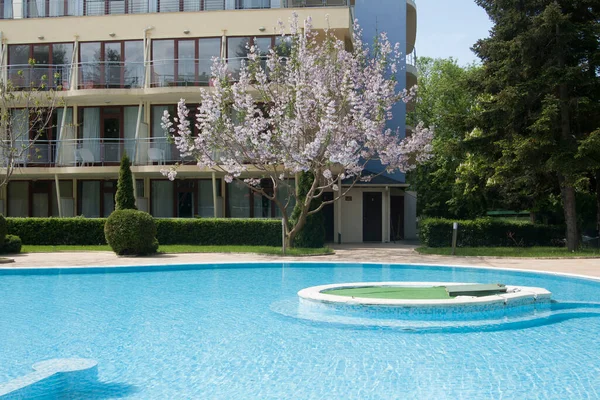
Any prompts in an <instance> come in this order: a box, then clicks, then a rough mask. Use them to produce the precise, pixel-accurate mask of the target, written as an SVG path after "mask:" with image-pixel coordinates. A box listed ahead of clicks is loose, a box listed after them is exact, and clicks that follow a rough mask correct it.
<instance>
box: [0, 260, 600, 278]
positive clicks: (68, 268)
mask: <svg viewBox="0 0 600 400" xmlns="http://www.w3.org/2000/svg"><path fill="white" fill-rule="evenodd" d="M240 264H279V265H283V266H285V265H287V264H350V265H382V266H386V265H387V266H411V267H439V268H465V269H484V270H491V271H493V270H500V271H507V272H510V271H515V272H525V273H531V274H543V275H551V276H562V277H570V278H580V279H586V280H591V281H595V282H600V277H596V276H591V275H584V274H573V273H569V272H557V271H545V270H535V269H524V268H506V267H489V266H481V265H458V264H431V263H397V262H394V263H385V262H374V261H346V260H335V261H298V260H290V261H285V260H278V261H269V260H250V261H218V262H215V261H205V262H193V263H174V264H168V263H154V264H150V263H144V264H139V265H123V264H121V265H85V266H82V265H65V266H48V267H44V266H37V267H20V266H10V267H9V266H4V265H2V264H0V276H1V275H3V274H2V272H4V271H57V270H58V271H60V270H65V271H75V270H81V271H82V273H83V271H85V270H91V271H94V270H102V269H105V270H110V269H113V268H114V269H120V270H127V269H131V270H137V271H136V272H146V271H152V270H157V268H156V267H161V271H168V270H173V271H177V270H178V268H182V267H183V268H185V269H187V270H190V269H193V268H191V267H193V266H196V265H200V266H206V265H213V266H218V265H240ZM48 275H50V273H49V274H48Z"/></svg>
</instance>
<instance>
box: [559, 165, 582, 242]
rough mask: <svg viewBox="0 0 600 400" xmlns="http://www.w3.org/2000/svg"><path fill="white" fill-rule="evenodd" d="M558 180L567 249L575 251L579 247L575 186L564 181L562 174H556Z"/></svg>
mask: <svg viewBox="0 0 600 400" xmlns="http://www.w3.org/2000/svg"><path fill="white" fill-rule="evenodd" d="M558 182H559V183H560V195H561V197H562V201H563V209H564V213H565V222H566V224H567V232H566V233H567V249H568V250H569V251H575V250H577V249H578V248H579V231H578V229H577V210H576V201H575V188H574V187H573V185H571V184H570V183H568V182H567V181H566V179H565V177H564V176H563V175H562V174H558Z"/></svg>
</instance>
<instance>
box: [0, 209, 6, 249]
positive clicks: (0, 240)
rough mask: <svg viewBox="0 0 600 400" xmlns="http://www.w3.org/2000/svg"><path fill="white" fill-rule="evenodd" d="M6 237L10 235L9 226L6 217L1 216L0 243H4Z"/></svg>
mask: <svg viewBox="0 0 600 400" xmlns="http://www.w3.org/2000/svg"><path fill="white" fill-rule="evenodd" d="M6 235H8V224H7V222H6V218H4V215H2V214H0V243H4V239H5V238H6Z"/></svg>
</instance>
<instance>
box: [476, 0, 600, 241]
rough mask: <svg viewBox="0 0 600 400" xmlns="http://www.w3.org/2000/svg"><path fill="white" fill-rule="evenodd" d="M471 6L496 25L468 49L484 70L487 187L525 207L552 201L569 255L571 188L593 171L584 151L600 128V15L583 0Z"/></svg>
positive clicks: (487, 0) (492, 1)
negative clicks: (557, 204)
mask: <svg viewBox="0 0 600 400" xmlns="http://www.w3.org/2000/svg"><path fill="white" fill-rule="evenodd" d="M476 2H477V4H479V5H480V6H481V7H483V8H484V9H485V10H486V12H487V13H488V15H489V17H490V19H491V20H492V22H493V23H494V27H493V29H492V30H491V31H490V32H491V34H490V37H489V38H486V39H482V40H480V41H478V42H477V44H476V45H475V46H474V48H473V49H474V51H475V53H476V54H477V55H478V56H479V57H480V58H481V59H482V61H483V68H482V69H481V71H480V73H479V76H478V79H476V80H474V82H476V85H477V88H478V91H479V92H480V93H481V96H480V101H479V104H478V105H479V107H480V109H481V112H480V113H479V115H478V126H479V127H480V128H481V130H482V131H483V132H485V135H484V136H485V139H486V140H485V145H482V146H481V147H480V152H481V153H486V154H487V155H488V159H489V160H490V163H489V165H490V167H491V168H493V175H492V177H491V178H490V180H491V181H492V182H494V184H496V185H497V186H498V187H499V190H500V192H501V193H502V194H503V195H504V196H505V197H511V196H512V197H514V198H522V199H532V201H533V208H535V207H536V204H537V203H538V201H540V200H541V201H544V199H545V197H547V196H548V195H550V194H557V193H560V195H561V198H562V199H563V202H562V207H563V209H564V215H565V223H566V224H567V242H568V247H569V249H571V250H574V249H575V248H576V247H577V242H578V237H577V236H578V227H577V222H578V218H577V206H576V200H575V198H576V194H575V192H576V191H578V190H580V189H579V188H578V182H580V180H581V179H582V177H584V176H587V175H590V174H593V173H594V172H595V171H597V170H598V168H599V167H598V162H597V161H594V160H593V158H594V153H596V152H595V151H590V144H591V143H593V142H595V141H596V140H595V139H594V138H593V137H592V136H593V132H595V131H597V130H598V128H599V127H600V79H598V73H597V72H598V60H600V47H599V46H598V21H599V20H600V8H599V7H597V1H591V0H582V1H572V0H523V1H520V2H518V5H517V4H515V1H513V0H476ZM592 147H593V146H592Z"/></svg>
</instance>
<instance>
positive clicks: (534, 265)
mask: <svg viewBox="0 0 600 400" xmlns="http://www.w3.org/2000/svg"><path fill="white" fill-rule="evenodd" d="M416 247H417V245H416V244H392V243H390V244H374V245H366V244H354V245H340V246H334V248H335V251H336V253H335V254H334V255H329V256H312V257H277V256H267V255H257V254H215V253H206V254H160V255H157V256H153V257H117V256H116V255H115V254H114V253H111V252H104V251H102V252H64V253H30V254H19V255H16V256H13V257H12V258H14V259H15V262H14V263H11V264H2V265H0V267H6V268H11V267H57V266H103V265H156V264H185V263H200V262H202V263H206V262H215V263H217V262H243V261H311V262H319V261H324V262H325V261H327V262H335V261H350V262H352V261H354V262H381V263H399V264H404V263H412V264H438V265H467V266H481V267H495V268H509V269H525V270H535V271H551V272H563V273H570V274H578V275H588V276H593V277H598V278H600V258H581V259H533V258H498V257H452V256H432V255H421V254H418V253H417V252H416V251H415V250H414V249H415V248H416Z"/></svg>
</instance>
